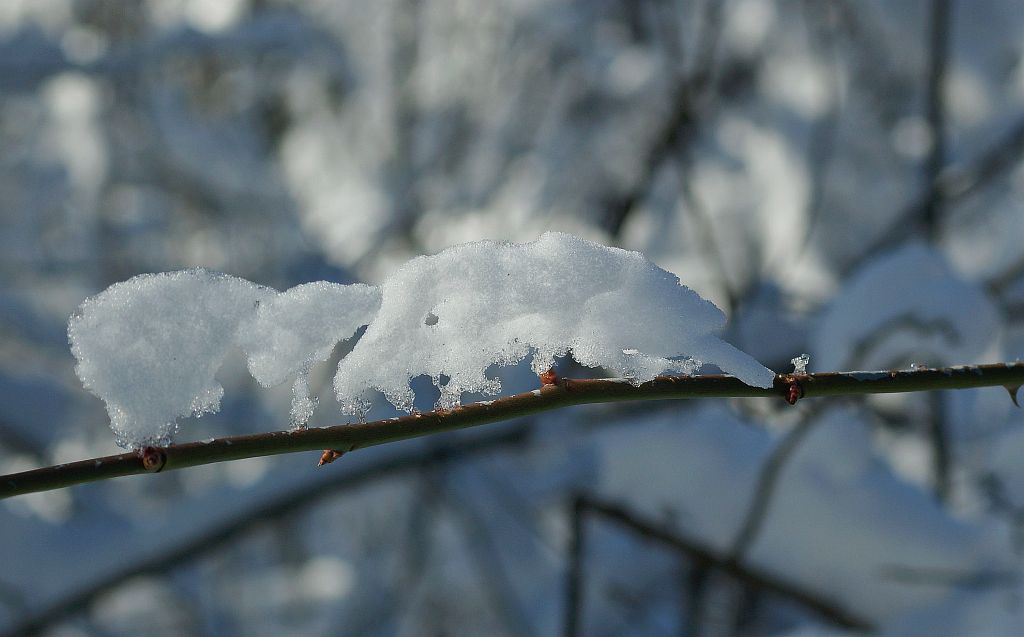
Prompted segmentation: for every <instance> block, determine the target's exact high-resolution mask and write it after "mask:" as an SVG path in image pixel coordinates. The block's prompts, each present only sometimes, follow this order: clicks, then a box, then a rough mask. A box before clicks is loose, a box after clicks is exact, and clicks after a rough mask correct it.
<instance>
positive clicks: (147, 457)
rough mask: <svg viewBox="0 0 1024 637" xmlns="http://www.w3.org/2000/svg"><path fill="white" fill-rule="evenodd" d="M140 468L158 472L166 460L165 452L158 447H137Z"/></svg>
mask: <svg viewBox="0 0 1024 637" xmlns="http://www.w3.org/2000/svg"><path fill="white" fill-rule="evenodd" d="M139 457H140V458H141V459H142V468H143V469H145V470H146V471H148V472H150V473H159V472H160V470H161V469H163V468H164V464H165V463H166V462H167V454H166V453H164V450H163V449H161V448H160V447H143V448H142V449H139Z"/></svg>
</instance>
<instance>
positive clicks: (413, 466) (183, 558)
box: [0, 423, 533, 637]
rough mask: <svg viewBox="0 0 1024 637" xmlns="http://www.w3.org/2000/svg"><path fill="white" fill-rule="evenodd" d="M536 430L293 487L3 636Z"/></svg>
mask: <svg viewBox="0 0 1024 637" xmlns="http://www.w3.org/2000/svg"><path fill="white" fill-rule="evenodd" d="M532 431H533V427H532V425H530V424H529V423H526V426H525V427H518V428H515V429H512V430H508V429H505V430H504V431H497V432H492V433H491V434H489V435H483V436H472V437H468V439H464V440H456V441H451V442H446V443H444V444H443V445H440V446H438V447H436V448H434V449H428V450H426V451H424V449H423V448H422V447H420V448H418V449H412V450H410V451H409V452H406V453H401V454H397V455H395V456H393V457H391V458H387V459H384V460H382V461H380V462H377V463H374V464H372V465H370V466H366V467H362V468H358V469H354V470H346V469H340V470H338V471H336V472H335V473H334V475H332V476H329V477H326V478H324V479H321V480H314V481H311V482H309V483H305V484H302V485H299V486H297V487H295V488H291V489H288V490H286V491H284V492H282V493H280V494H279V495H276V496H273V497H271V498H269V499H267V500H265V501H263V502H260V503H257V504H255V505H253V506H252V507H250V508H248V509H246V510H244V511H240V512H239V513H237V514H234V515H232V516H229V517H227V518H225V519H223V520H221V521H218V522H214V523H211V524H209V525H208V526H207V527H206V528H205V529H202V530H199V531H196V532H195V533H193V534H191V535H189V536H187V537H183V538H181V539H180V540H179V541H178V542H176V543H172V544H170V545H168V546H164V547H161V548H159V549H157V550H155V551H153V552H152V554H151V555H149V556H147V557H142V558H141V559H138V560H134V561H132V562H130V563H128V564H126V565H125V566H124V567H122V568H119V569H116V570H114V571H113V572H111V573H108V574H107V575H104V576H101V577H99V578H97V579H96V580H95V581H93V582H90V583H88V584H86V585H84V586H83V587H82V588H80V589H77V590H75V591H72V592H71V593H69V594H68V595H66V596H64V597H62V598H60V599H57V600H56V601H54V602H52V603H50V604H47V605H44V606H43V607H42V608H39V609H37V610H34V611H33V612H31V613H29V614H26V615H24V616H22V617H21V618H20V619H18V620H16V621H15V622H13V623H12V624H11V625H9V626H4V627H3V630H2V632H0V637H24V636H25V635H34V634H38V633H40V632H42V631H44V630H45V629H47V628H49V627H52V626H53V625H54V624H56V623H57V622H59V621H61V620H63V619H65V618H67V617H69V616H71V615H74V614H75V613H79V612H82V611H84V610H85V609H87V608H88V606H89V604H91V603H92V602H93V601H95V600H96V599H97V598H98V597H100V596H101V595H103V594H105V593H107V592H108V591H111V590H114V589H116V588H117V587H119V586H123V585H124V583H125V582H126V581H128V580H130V579H131V578H133V577H138V576H142V575H153V574H159V573H164V572H166V571H167V570H169V569H172V568H174V567H176V566H180V565H182V564H183V563H187V562H189V561H191V560H195V559H199V558H201V557H203V556H205V555H209V554H211V553H214V552H216V551H217V550H219V549H220V548H222V547H223V546H224V545H226V544H229V543H231V542H233V541H235V540H237V539H238V538H239V537H242V536H244V535H245V534H246V533H249V532H250V531H252V529H253V523H254V522H255V521H267V520H277V519H282V518H285V517H287V516H289V515H294V514H296V513H298V512H299V511H301V510H302V509H303V508H305V507H306V506H308V505H310V504H312V503H314V502H317V501H319V500H321V499H323V498H328V497H337V496H341V495H343V494H345V493H348V492H351V491H353V490H355V489H358V488H360V487H363V486H366V485H368V484H371V483H372V482H373V481H374V480H379V479H381V478H385V477H390V476H393V475H396V474H400V473H402V472H409V471H418V470H424V469H430V468H434V467H438V466H443V465H444V464H446V463H449V462H451V461H452V460H454V459H456V458H459V457H463V456H467V455H472V454H482V453H491V452H496V451H502V450H507V449H512V448H518V447H523V446H525V445H526V444H528V443H529V440H530V436H531V435H532ZM423 503H424V504H425V505H427V506H433V504H434V503H433V500H428V501H425V502H423Z"/></svg>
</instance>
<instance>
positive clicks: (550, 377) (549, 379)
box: [537, 367, 562, 387]
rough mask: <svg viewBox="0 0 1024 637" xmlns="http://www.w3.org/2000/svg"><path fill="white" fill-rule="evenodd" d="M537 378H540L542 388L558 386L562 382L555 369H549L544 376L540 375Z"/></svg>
mask: <svg viewBox="0 0 1024 637" xmlns="http://www.w3.org/2000/svg"><path fill="white" fill-rule="evenodd" d="M537 377H538V378H540V384H541V387H543V386H544V385H558V384H559V383H560V382H561V380H562V379H561V378H559V377H558V373H557V372H555V368H554V367H551V368H548V371H546V372H544V373H543V374H538V375H537Z"/></svg>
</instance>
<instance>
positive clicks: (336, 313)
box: [238, 281, 380, 426]
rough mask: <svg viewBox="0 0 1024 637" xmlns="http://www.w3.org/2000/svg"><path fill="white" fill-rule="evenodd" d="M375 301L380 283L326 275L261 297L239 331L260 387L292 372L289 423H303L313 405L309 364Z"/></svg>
mask: <svg viewBox="0 0 1024 637" xmlns="http://www.w3.org/2000/svg"><path fill="white" fill-rule="evenodd" d="M378 307H380V289H379V288H376V287H373V286H370V285H362V284H355V285H339V284H337V283H328V282H326V281H317V282H315V283H306V284H304V285H297V286H295V287H293V288H291V289H290V290H288V291H286V292H282V293H280V294H278V295H276V296H274V297H271V298H268V299H266V300H264V301H262V302H261V303H259V305H258V307H257V308H256V311H255V313H254V315H253V316H252V317H251V318H250V319H248V320H246V321H245V322H244V323H243V324H242V326H241V328H240V329H239V331H238V343H239V344H240V345H241V346H242V349H244V350H245V353H246V356H247V357H248V366H249V372H250V373H251V374H252V375H253V377H254V378H255V379H256V380H257V381H258V382H259V383H260V384H261V385H263V386H264V387H272V386H274V385H279V384H281V383H283V382H284V381H285V380H287V379H289V378H291V377H293V376H294V377H295V384H294V386H293V396H294V397H293V400H292V412H291V417H292V424H293V425H299V426H301V425H303V424H305V423H306V422H307V421H308V420H309V418H310V416H312V414H313V410H314V409H315V407H316V401H315V400H314V399H313V398H311V397H310V394H309V370H310V368H311V367H312V366H313V365H314V364H315V363H318V362H321V361H325V360H327V358H328V357H329V356H330V355H331V351H332V350H333V349H334V346H335V345H337V344H338V343H339V342H340V341H342V340H344V339H347V338H349V337H350V336H352V335H353V334H354V333H355V331H356V330H358V329H359V328H360V327H361V326H363V325H366V324H367V323H369V322H370V321H371V320H372V319H373V316H374V314H375V313H376V312H377V308H378Z"/></svg>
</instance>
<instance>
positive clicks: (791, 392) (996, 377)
mask: <svg viewBox="0 0 1024 637" xmlns="http://www.w3.org/2000/svg"><path fill="white" fill-rule="evenodd" d="M1021 385H1024V363H1020V362H1017V363H1009V364H1003V363H999V364H994V365H976V366H961V367H945V368H940V369H911V370H900V371H877V372H830V373H821V374H804V375H792V374H780V375H777V376H776V377H775V383H774V386H773V387H771V388H767V389H762V388H759V387H751V386H749V385H745V384H744V383H743V382H741V381H740V380H739V379H737V378H734V377H732V376H724V375H708V376H659V377H657V378H655V379H654V380H652V381H650V382H648V383H644V384H642V385H639V386H634V385H631V384H630V383H629V382H628V381H627V380H625V379H621V378H612V379H592V380H589V379H588V380H570V379H560V380H559V381H557V383H556V384H551V385H545V386H543V387H541V388H540V389H535V390H533V391H530V392H526V393H522V394H516V395H514V396H507V397H505V398H499V399H497V400H487V401H482V402H478V403H472V404H469V405H465V406H462V407H458V408H456V409H453V410H451V411H433V412H428V413H424V414H413V415H410V416H404V417H402V418H389V419H387V420H377V421H374V422H366V423H353V424H346V425H335V426H333V427H322V428H314V429H298V430H293V431H272V432H267V433H259V434H251V435H247V436H232V437H227V438H216V439H214V438H211V439H209V440H205V441H202V442H189V443H184V444H180V445H170V446H168V447H160V448H157V447H146V448H144V449H142V450H141V451H140V452H136V453H123V454H120V455H116V456H106V457H103V458H92V459H89V460H81V461H78V462H70V463H67V464H59V465H55V466H52V467H45V468H41V469H33V470H31V471H23V472H20V473H12V474H8V475H4V476H0V498H6V497H11V496H15V495H21V494H24V493H33V492H36V491H47V490H50V489H59V488H62V487H69V486H72V485H75V484H81V483H84V482H96V481H98V480H105V479H109V478H116V477H120V476H127V475H137V474H141V473H157V472H159V471H170V470H174V469H183V468H185V467H194V466H197V465H203V464H211V463H214V462H225V461H228V460H241V459H243V458H253V457H258V456H271V455H277V454H283V453H294V452H297V451H314V450H321V449H325V448H328V449H337V450H339V451H341V452H349V451H354V450H356V449H362V448H365V447H373V446H376V445H382V444H386V443H389V442H397V441H399V440H408V439H410V438H419V437H421V436H426V435H430V434H435V433H440V432H443V431H454V430H457V429H466V428H469V427H476V426H479V425H486V424H490V423H495V422H499V421H503V420H510V419H512V418H517V417H520V416H527V415H530V414H535V413H540V412H544V411H550V410H553V409H559V408H562V407H569V406H572V405H585V404H595V403H610V402H626V401H635V400H663V399H681V398H729V397H756V396H761V397H780V396H781V397H783V398H785V399H786V400H787V401H789V402H790V403H793V402H796V400H797V399H799V398H805V397H807V398H809V397H815V396H840V395H849V394H886V393H901V392H914V391H935V390H940V389H968V388H972V387H998V386H1002V387H1006V388H1007V389H1009V390H1010V394H1011V397H1014V396H1015V394H1016V390H1017V389H1018V388H1019V387H1020V386H1021Z"/></svg>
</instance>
